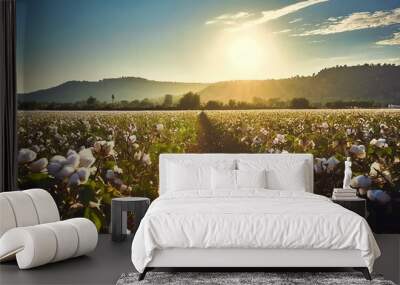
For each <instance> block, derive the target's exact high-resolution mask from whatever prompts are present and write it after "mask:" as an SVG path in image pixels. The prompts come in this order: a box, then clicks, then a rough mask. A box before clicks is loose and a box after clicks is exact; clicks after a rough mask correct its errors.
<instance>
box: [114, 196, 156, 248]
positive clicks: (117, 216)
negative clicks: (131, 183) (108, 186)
mask: <svg viewBox="0 0 400 285" xmlns="http://www.w3.org/2000/svg"><path fill="white" fill-rule="evenodd" d="M149 206H150V199H149V198H145V197H120V198H113V199H112V200H111V233H112V235H111V237H112V240H113V241H123V240H125V239H126V228H127V212H133V215H134V219H135V229H134V231H133V234H135V232H136V230H137V228H138V226H139V224H140V221H141V220H142V218H143V217H144V215H145V214H146V211H147V208H148V207H149Z"/></svg>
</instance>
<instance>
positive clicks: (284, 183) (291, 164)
mask: <svg viewBox="0 0 400 285" xmlns="http://www.w3.org/2000/svg"><path fill="white" fill-rule="evenodd" d="M238 168H239V169H240V170H248V171H249V170H252V171H255V170H260V169H266V177H267V188H268V189H273V190H289V191H306V185H307V173H306V171H307V169H306V162H305V161H303V160H302V161H296V160H294V159H276V160H274V159H269V160H263V159H254V160H253V159H245V160H239V161H238Z"/></svg>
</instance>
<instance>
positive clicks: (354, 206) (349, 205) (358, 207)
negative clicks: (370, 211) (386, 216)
mask: <svg viewBox="0 0 400 285" xmlns="http://www.w3.org/2000/svg"><path fill="white" fill-rule="evenodd" d="M332 202H334V203H336V204H339V205H340V206H342V207H344V208H346V209H348V210H350V211H353V212H354V213H357V214H359V215H360V216H361V217H363V218H365V219H366V218H367V201H366V200H365V199H363V198H359V197H356V198H351V199H340V198H339V199H337V198H336V199H332Z"/></svg>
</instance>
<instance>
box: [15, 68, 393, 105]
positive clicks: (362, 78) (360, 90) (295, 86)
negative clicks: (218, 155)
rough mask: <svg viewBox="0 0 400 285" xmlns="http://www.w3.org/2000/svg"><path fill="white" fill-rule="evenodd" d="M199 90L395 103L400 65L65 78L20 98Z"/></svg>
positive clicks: (210, 94)
mask: <svg viewBox="0 0 400 285" xmlns="http://www.w3.org/2000/svg"><path fill="white" fill-rule="evenodd" d="M190 91H192V92H195V93H199V94H200V97H201V100H202V101H203V102H206V101H209V100H218V101H222V102H224V103H226V102H228V101H229V100H231V99H233V100H236V101H246V102H251V101H252V100H253V99H254V98H255V97H257V98H261V99H265V100H268V99H271V98H279V99H282V100H288V99H291V98H294V97H305V98H307V99H309V100H310V101H311V102H321V103H324V102H329V101H336V100H344V101H347V100H363V101H376V102H381V103H388V104H400V66H398V65H393V64H390V65H389V64H383V65H380V64H378V65H368V64H365V65H358V66H338V67H333V68H325V69H323V70H321V71H320V72H318V73H317V74H314V75H312V76H296V77H292V78H288V79H269V80H235V81H223V82H216V83H209V84H207V83H182V82H163V81H154V80H148V79H144V78H138V77H123V78H114V79H103V80H100V81H95V82H93V81H68V82H65V83H63V84H61V85H59V86H56V87H52V88H49V89H44V90H38V91H35V92H31V93H27V94H21V95H19V101H22V102H23V101H25V102H31V101H32V102H33V101H34V102H56V103H70V102H76V101H83V100H86V99H87V98H89V97H90V96H93V97H95V98H96V99H97V100H99V101H107V102H110V101H111V96H112V94H114V95H115V100H116V101H122V100H127V101H132V100H135V99H139V100H140V99H144V98H149V99H158V98H161V97H163V96H164V95H165V94H171V95H182V94H184V93H187V92H190Z"/></svg>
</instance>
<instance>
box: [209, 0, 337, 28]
mask: <svg viewBox="0 0 400 285" xmlns="http://www.w3.org/2000/svg"><path fill="white" fill-rule="evenodd" d="M327 1H329V0H305V1H300V2H297V3H295V4H292V5H288V6H285V7H283V8H280V9H276V10H267V11H262V12H261V15H257V16H256V15H254V14H251V13H248V12H239V13H236V14H223V15H220V16H218V17H215V18H213V19H211V20H208V21H207V22H206V24H207V25H211V24H223V25H227V26H232V27H231V28H233V29H241V28H246V27H252V26H257V25H261V24H264V23H266V22H268V21H271V20H275V19H278V18H280V17H283V16H286V15H288V14H292V13H295V12H297V11H299V10H301V9H304V8H307V7H309V6H312V5H316V4H319V3H323V2H327ZM239 15H240V17H238V16H239ZM242 15H243V16H242ZM250 16H254V17H251V19H249V17H250ZM299 19H300V18H299ZM296 20H298V19H296ZM298 21H300V20H298Z"/></svg>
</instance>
